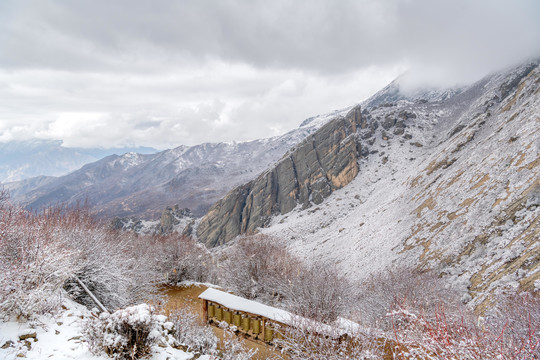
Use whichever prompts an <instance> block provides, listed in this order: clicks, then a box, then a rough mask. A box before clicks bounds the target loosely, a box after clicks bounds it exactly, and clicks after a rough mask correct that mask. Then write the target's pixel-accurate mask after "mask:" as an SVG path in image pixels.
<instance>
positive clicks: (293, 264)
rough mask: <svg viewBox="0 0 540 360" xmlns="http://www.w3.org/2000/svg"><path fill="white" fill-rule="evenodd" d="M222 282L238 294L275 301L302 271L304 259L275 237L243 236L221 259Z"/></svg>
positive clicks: (272, 302)
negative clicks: (296, 256)
mask: <svg viewBox="0 0 540 360" xmlns="http://www.w3.org/2000/svg"><path fill="white" fill-rule="evenodd" d="M219 265H220V267H221V269H222V270H223V271H221V276H222V277H221V278H220V283H221V285H223V286H224V287H226V288H228V289H231V290H232V291H234V292H235V293H236V294H238V295H239V296H242V297H245V298H247V299H252V300H258V301H261V302H264V303H270V304H275V303H277V302H279V301H281V300H282V299H283V297H284V293H285V291H286V287H287V284H288V283H289V282H290V281H291V279H292V278H293V277H294V276H297V274H298V273H299V272H301V270H300V269H301V266H302V265H301V262H300V261H299V260H298V259H297V258H295V257H294V256H292V255H290V254H289V252H288V251H287V250H286V249H285V248H284V246H283V245H282V244H280V243H279V242H278V241H277V240H276V239H274V238H271V237H268V236H265V235H256V236H249V237H243V238H241V239H239V240H238V241H237V242H236V243H235V244H233V246H231V247H230V248H229V249H227V250H226V251H225V252H224V253H223V256H222V258H221V259H220V263H219Z"/></svg>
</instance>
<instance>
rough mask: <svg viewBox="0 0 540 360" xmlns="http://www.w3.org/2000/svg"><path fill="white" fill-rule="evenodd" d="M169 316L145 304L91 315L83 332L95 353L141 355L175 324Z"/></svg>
mask: <svg viewBox="0 0 540 360" xmlns="http://www.w3.org/2000/svg"><path fill="white" fill-rule="evenodd" d="M165 319H166V318H165V317H164V316H161V315H155V314H154V310H153V308H152V307H150V306H149V305H147V304H141V305H137V306H132V307H128V308H125V309H122V310H118V311H116V312H114V313H112V314H109V313H105V312H104V313H101V314H100V315H99V317H95V318H90V319H89V320H88V321H87V322H86V323H85V324H84V327H83V336H84V337H85V339H86V341H87V343H88V347H89V348H90V351H91V352H92V353H93V354H95V355H99V354H101V353H103V352H105V353H106V354H107V355H108V356H110V357H112V358H114V359H140V358H142V357H144V356H145V355H147V354H149V353H150V352H151V348H152V345H154V344H155V343H156V342H157V341H159V340H161V339H163V338H164V336H165V335H166V332H167V328H171V326H169V325H168V324H167V323H166V322H165Z"/></svg>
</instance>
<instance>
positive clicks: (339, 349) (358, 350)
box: [274, 319, 384, 360]
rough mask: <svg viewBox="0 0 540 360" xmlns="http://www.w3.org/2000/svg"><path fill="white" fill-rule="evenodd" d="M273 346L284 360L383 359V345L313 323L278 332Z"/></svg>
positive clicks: (303, 322) (355, 332) (364, 336)
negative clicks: (280, 352) (278, 349)
mask: <svg viewBox="0 0 540 360" xmlns="http://www.w3.org/2000/svg"><path fill="white" fill-rule="evenodd" d="M275 331H276V333H277V334H278V336H277V337H275V339H274V342H275V343H276V345H277V346H279V347H280V348H281V349H282V353H283V354H284V356H283V359H290V360H301V359H306V360H326V359H328V360H342V359H343V360H345V359H364V360H367V359H382V358H383V346H384V343H383V342H382V341H381V339H377V338H375V337H374V336H371V335H369V334H362V333H360V332H359V331H358V330H352V329H351V331H349V332H347V333H344V332H343V330H342V329H340V328H336V327H330V326H327V325H325V324H322V323H320V322H316V321H313V320H306V319H303V320H298V321H296V322H295V323H293V326H291V327H284V328H279V327H278V328H276V329H275Z"/></svg>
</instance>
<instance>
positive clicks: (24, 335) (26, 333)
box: [19, 330, 37, 341]
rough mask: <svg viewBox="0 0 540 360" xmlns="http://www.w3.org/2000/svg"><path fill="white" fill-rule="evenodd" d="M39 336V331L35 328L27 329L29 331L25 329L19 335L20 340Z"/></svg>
mask: <svg viewBox="0 0 540 360" xmlns="http://www.w3.org/2000/svg"><path fill="white" fill-rule="evenodd" d="M36 337H37V333H36V331H35V330H27V331H24V332H23V333H21V334H20V335H19V340H21V341H22V340H26V339H30V338H32V339H36Z"/></svg>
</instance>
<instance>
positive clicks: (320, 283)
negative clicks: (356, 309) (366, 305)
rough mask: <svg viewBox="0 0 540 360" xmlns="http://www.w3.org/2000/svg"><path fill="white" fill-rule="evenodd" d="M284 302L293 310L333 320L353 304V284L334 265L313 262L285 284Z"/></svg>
mask: <svg viewBox="0 0 540 360" xmlns="http://www.w3.org/2000/svg"><path fill="white" fill-rule="evenodd" d="M285 289H286V290H285V291H284V294H285V300H284V304H285V306H286V307H287V309H288V310H290V311H291V312H293V313H295V314H297V315H300V316H304V317H307V318H310V319H313V320H316V321H321V322H325V323H333V322H334V321H335V320H336V319H337V317H338V316H343V315H344V313H345V312H346V311H347V308H348V307H349V304H350V299H351V298H352V297H351V291H352V286H351V284H350V283H349V281H348V280H347V278H346V277H345V276H343V275H341V274H340V272H339V269H338V268H337V267H336V266H335V265H330V264H324V263H320V262H312V263H311V264H309V265H308V266H305V265H304V269H302V271H300V272H298V273H297V274H296V276H294V277H292V279H290V280H289V281H288V282H287V283H286V286H285Z"/></svg>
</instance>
